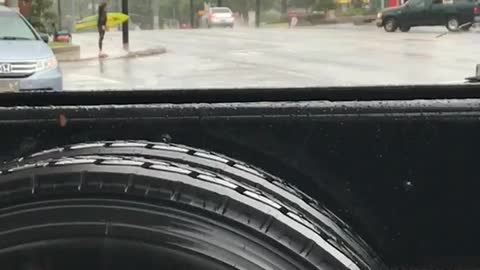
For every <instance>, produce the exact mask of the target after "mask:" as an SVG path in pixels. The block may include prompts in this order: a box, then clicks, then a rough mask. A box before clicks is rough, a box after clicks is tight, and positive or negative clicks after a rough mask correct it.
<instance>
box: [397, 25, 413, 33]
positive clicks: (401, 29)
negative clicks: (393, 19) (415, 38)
mask: <svg viewBox="0 0 480 270" xmlns="http://www.w3.org/2000/svg"><path fill="white" fill-rule="evenodd" d="M399 28H400V31H402V32H408V31H410V29H411V27H410V26H409V25H401V26H400V27H399Z"/></svg>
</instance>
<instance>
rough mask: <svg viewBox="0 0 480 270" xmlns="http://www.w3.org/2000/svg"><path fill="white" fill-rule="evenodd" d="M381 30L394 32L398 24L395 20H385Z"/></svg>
mask: <svg viewBox="0 0 480 270" xmlns="http://www.w3.org/2000/svg"><path fill="white" fill-rule="evenodd" d="M383 28H384V29H385V31H387V32H389V33H391V32H395V31H397V28H398V22H397V20H396V19H395V18H386V19H385V22H384V23H383Z"/></svg>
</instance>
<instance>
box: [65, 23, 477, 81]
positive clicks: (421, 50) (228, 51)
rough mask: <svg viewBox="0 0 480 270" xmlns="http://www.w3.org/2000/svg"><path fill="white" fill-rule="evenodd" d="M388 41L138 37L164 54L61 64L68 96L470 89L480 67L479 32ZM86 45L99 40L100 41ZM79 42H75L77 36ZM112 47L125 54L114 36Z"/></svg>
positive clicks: (351, 34)
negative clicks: (465, 85)
mask: <svg viewBox="0 0 480 270" xmlns="http://www.w3.org/2000/svg"><path fill="white" fill-rule="evenodd" d="M445 31H446V30H445V28H444V27H419V28H413V29H412V30H411V31H410V32H409V33H399V32H397V33H385V32H384V31H383V29H379V28H377V27H375V26H374V25H362V26H354V25H352V24H341V25H324V26H314V27H298V28H294V29H288V28H261V29H251V28H234V29H222V28H218V29H194V30H180V29H179V30H144V31H141V30H140V31H132V32H131V33H130V40H131V43H133V44H141V45H142V46H149V45H151V46H158V45H163V46H165V47H166V49H167V52H166V53H165V54H161V55H156V56H149V57H140V58H128V59H108V58H107V59H104V60H98V59H95V60H90V61H80V62H65V63H62V64H61V68H62V70H63V73H64V88H65V89H66V90H92V89H93V90H100V89H102V90H105V89H121V90H128V89H172V88H222V87H226V88H232V87H304V86H345V85H385V84H389V85H390V84H438V83H452V82H463V80H464V78H465V77H468V76H471V75H473V73H474V68H475V65H476V64H477V63H479V62H480V61H479V60H478V59H480V57H479V56H480V51H479V50H478V44H480V30H479V29H478V28H474V29H472V31H470V32H458V33H449V34H447V35H444V36H441V37H438V36H439V35H441V34H442V33H444V32H445ZM76 35H90V36H84V38H92V39H96V38H97V36H96V34H95V33H85V34H76ZM74 40H75V36H74ZM105 46H106V47H107V53H108V47H109V46H110V47H114V46H121V33H120V32H111V33H107V38H106V41H105Z"/></svg>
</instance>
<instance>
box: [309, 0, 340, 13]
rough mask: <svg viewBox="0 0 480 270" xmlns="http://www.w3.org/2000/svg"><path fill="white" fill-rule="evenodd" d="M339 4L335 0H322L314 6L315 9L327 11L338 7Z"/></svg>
mask: <svg viewBox="0 0 480 270" xmlns="http://www.w3.org/2000/svg"><path fill="white" fill-rule="evenodd" d="M336 7H337V4H336V3H335V0H320V1H317V3H316V4H315V5H314V6H313V9H314V10H316V11H327V10H332V9H336Z"/></svg>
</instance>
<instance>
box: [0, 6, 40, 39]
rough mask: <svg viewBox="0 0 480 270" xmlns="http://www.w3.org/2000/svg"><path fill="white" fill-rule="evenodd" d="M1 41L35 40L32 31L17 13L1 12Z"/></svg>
mask: <svg viewBox="0 0 480 270" xmlns="http://www.w3.org/2000/svg"><path fill="white" fill-rule="evenodd" d="M0 25H1V26H2V27H0V39H15V40H34V39H37V37H36V36H35V34H34V33H33V31H32V29H31V28H30V27H29V26H28V25H27V24H26V22H25V21H24V20H23V19H22V18H21V17H20V16H19V15H18V14H16V13H13V12H1V11H0Z"/></svg>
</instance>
